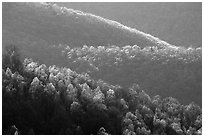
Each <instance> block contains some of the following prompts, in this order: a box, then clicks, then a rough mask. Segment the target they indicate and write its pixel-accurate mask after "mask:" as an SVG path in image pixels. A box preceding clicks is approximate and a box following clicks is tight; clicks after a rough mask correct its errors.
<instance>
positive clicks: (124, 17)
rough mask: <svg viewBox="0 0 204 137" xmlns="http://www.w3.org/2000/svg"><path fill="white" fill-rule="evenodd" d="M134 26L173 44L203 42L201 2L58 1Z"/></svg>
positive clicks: (195, 44)
mask: <svg viewBox="0 0 204 137" xmlns="http://www.w3.org/2000/svg"><path fill="white" fill-rule="evenodd" d="M57 4H58V5H60V6H65V7H67V8H73V9H78V10H81V11H84V12H88V13H92V14H95V15H98V16H101V17H105V18H108V19H113V20H115V21H118V22H121V23H122V24H124V25H126V26H129V27H133V28H137V29H139V30H141V31H143V32H146V33H149V34H151V35H154V36H156V37H159V38H161V39H162V40H165V41H167V42H169V43H171V44H173V45H177V46H185V47H189V46H192V47H200V46H201V45H202V29H201V28H202V3H201V2H122V3H121V2H117V3H116V2H82V3H78V2H62V3H61V2H60V3H57Z"/></svg>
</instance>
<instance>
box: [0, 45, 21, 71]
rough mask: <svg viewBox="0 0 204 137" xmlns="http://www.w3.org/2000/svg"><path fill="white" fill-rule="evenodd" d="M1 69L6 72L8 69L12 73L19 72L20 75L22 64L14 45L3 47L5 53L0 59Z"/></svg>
mask: <svg viewBox="0 0 204 137" xmlns="http://www.w3.org/2000/svg"><path fill="white" fill-rule="evenodd" d="M2 68H3V69H4V70H6V69H7V68H10V69H11V71H12V72H16V71H17V72H19V73H20V74H22V72H23V71H22V70H23V63H22V61H21V55H20V52H19V49H18V48H17V47H16V46H15V45H8V46H6V47H5V53H3V57H2Z"/></svg>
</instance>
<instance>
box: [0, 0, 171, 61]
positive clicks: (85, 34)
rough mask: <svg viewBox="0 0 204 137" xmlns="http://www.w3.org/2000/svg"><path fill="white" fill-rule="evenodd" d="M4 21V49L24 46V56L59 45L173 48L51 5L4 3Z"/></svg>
mask: <svg viewBox="0 0 204 137" xmlns="http://www.w3.org/2000/svg"><path fill="white" fill-rule="evenodd" d="M2 19H3V21H2V26H3V27H2V28H3V31H2V34H3V46H4V45H8V44H17V45H19V46H20V45H21V46H22V47H23V48H22V51H23V53H24V54H25V55H26V56H31V57H34V56H35V55H36V53H39V52H42V51H43V49H44V48H46V47H47V46H48V45H53V44H57V45H58V44H59V43H61V44H68V45H69V46H71V47H77V46H80V47H82V46H83V45H89V46H91V45H92V46H99V45H117V46H125V45H138V46H140V47H146V46H158V47H161V46H167V45H169V44H168V43H166V42H164V41H161V40H159V39H158V38H155V37H153V36H151V35H149V34H145V33H143V32H141V31H138V30H136V29H132V28H129V27H127V26H124V25H122V24H120V23H118V22H115V21H112V20H108V19H104V18H101V17H99V16H95V15H92V14H86V13H83V12H81V11H75V10H72V9H67V8H63V7H59V6H57V5H56V4H50V3H3V13H2ZM43 52H45V51H43ZM40 54H41V53H40ZM37 57H38V56H37ZM35 58H36V57H35Z"/></svg>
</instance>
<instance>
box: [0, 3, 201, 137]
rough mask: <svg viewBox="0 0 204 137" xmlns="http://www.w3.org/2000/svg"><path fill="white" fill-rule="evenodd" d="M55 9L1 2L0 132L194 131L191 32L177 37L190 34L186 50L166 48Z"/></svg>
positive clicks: (195, 49) (115, 25)
mask: <svg viewBox="0 0 204 137" xmlns="http://www.w3.org/2000/svg"><path fill="white" fill-rule="evenodd" d="M149 4H150V5H151V3H149ZM149 4H147V7H148V5H149ZM59 5H60V4H59ZM59 5H58V4H54V3H13V2H9V3H6V2H4V3H3V4H2V54H3V56H2V133H3V134H12V135H18V134H22V135H34V134H35V135H84V134H85V135H109V134H111V135H201V134H202V109H201V107H202V46H201V45H200V43H202V41H201V40H200V39H199V37H197V33H196V34H195V33H194V31H192V34H191V35H192V39H190V38H189V37H188V35H189V34H186V36H184V37H185V38H184V39H186V38H187V39H188V41H186V43H189V41H190V43H191V42H192V41H195V40H198V42H196V43H195V44H193V45H192V46H190V47H189V45H188V44H187V45H185V44H184V45H182V46H174V45H172V44H169V43H167V42H165V41H163V40H160V39H159V38H156V37H154V36H152V35H150V34H146V33H144V32H142V31H139V30H137V29H135V28H130V27H128V26H125V25H123V24H121V23H119V22H116V21H114V20H110V19H106V18H102V17H101V16H97V15H94V14H90V13H85V12H82V11H79V10H73V9H68V8H65V7H60V6H59ZM61 5H63V3H61ZM99 5H100V4H99ZM119 5H120V4H119ZM119 5H118V6H119ZM153 5H154V4H153ZM159 5H161V6H162V4H159ZM164 5H165V4H164ZM170 5H171V4H170ZM179 5H180V4H178V5H177V6H173V7H174V8H175V7H177V8H178V7H180V6H179ZM181 5H182V4H181ZM184 5H185V4H184ZM193 5H194V4H193ZM193 5H192V6H193ZM198 5H199V4H198ZM198 5H197V6H198ZM65 6H68V5H65ZM155 6H156V5H154V6H152V8H150V9H155V8H156V7H157V6H156V7H155ZM188 6H189V5H188V4H187V5H185V6H183V8H184V9H185V8H186V7H188ZM194 6H196V4H195V5H194ZM194 6H193V7H194ZM113 7H114V6H113ZM116 7H117V5H116ZM119 7H120V6H119ZM131 7H132V6H130V8H131ZM169 7H171V6H169ZM181 7H182V6H181ZM198 7H199V6H198ZM105 9H108V7H106V8H105ZM150 9H149V10H150ZM167 9H168V8H167ZM187 9H188V8H187ZM190 9H191V8H190ZM190 9H189V12H188V13H191V12H190ZM193 9H194V8H193ZM193 9H192V10H193ZM93 10H94V9H93ZM99 10H100V9H99ZM112 10H113V9H112ZM112 10H110V11H112ZM149 10H147V11H146V12H147V13H148V11H149ZM172 10H173V9H172ZM180 10H181V11H182V9H179V10H178V11H180ZM94 11H96V10H94ZM138 11H139V8H138ZM161 11H163V10H162V9H161V10H158V12H159V13H160V12H161ZM198 11H199V9H198ZM198 11H197V10H195V11H194V12H195V13H197V12H198ZM115 12H116V11H115ZM132 12H133V13H134V11H132ZM175 12H177V11H175ZM194 12H193V13H194ZM107 13H108V11H107ZM127 13H128V12H127ZM193 13H192V15H193ZM164 14H167V13H164ZM104 15H105V14H104ZM133 15H134V14H133ZM149 15H152V14H149ZM183 15H187V14H183ZM190 15H191V14H189V16H190ZM196 15H198V17H200V16H199V15H200V14H199V13H197V14H196ZM111 16H112V15H111V14H110V17H111ZM175 16H176V15H175ZM179 16H180V15H178V17H179ZM104 17H105V16H104ZM129 17H131V16H128V17H127V20H129V19H128V18H129ZM116 18H120V16H118V15H117V16H116ZM152 18H154V16H153V17H151V18H149V19H152ZM192 18H194V17H191V16H190V17H189V19H192ZM195 18H197V17H195ZM113 19H114V18H113ZM155 19H157V18H156V17H155ZM125 20H126V19H124V21H125ZM134 20H135V19H134V18H133V19H132V21H134ZM130 21H131V20H130ZM183 21H185V19H184V20H182V19H181V22H182V23H181V24H183ZM148 22H149V21H148ZM161 22H162V18H161ZM167 22H168V20H167ZM195 22H199V21H195ZM140 23H141V22H140ZM154 24H155V22H154V21H153V26H154ZM170 24H171V23H170ZM175 24H176V23H175ZM190 24H191V23H190ZM193 24H194V23H193ZM188 25H189V24H188V23H187V27H188ZM194 25H195V24H194ZM197 25H198V26H199V23H198V24H197ZM130 26H131V25H130ZM161 26H162V25H161ZM179 26H180V25H178V26H177V27H179ZM191 26H192V27H193V25H191ZM170 28H171V27H170ZM173 28H174V27H173ZM179 28H180V27H179ZM184 28H185V27H184ZM199 28H201V27H199ZM155 29H156V28H155ZM185 30H186V32H189V30H188V29H185ZM190 30H191V29H190ZM198 33H199V31H198ZM161 34H164V35H165V34H167V33H161ZM177 36H178V37H177ZM164 37H165V36H164ZM169 37H171V34H170V35H169ZM174 37H177V38H178V39H180V38H181V39H180V40H181V41H180V42H182V41H183V40H184V39H183V38H182V37H179V35H175V36H174ZM195 37H196V38H195ZM172 38H173V37H172ZM178 39H177V40H178ZM170 40H171V38H170ZM177 40H175V41H177ZM175 41H174V42H175ZM169 42H170V41H169ZM184 43H185V42H184ZM179 45H180V44H179Z"/></svg>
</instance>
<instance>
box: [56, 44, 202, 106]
mask: <svg viewBox="0 0 204 137" xmlns="http://www.w3.org/2000/svg"><path fill="white" fill-rule="evenodd" d="M63 46H64V50H62V54H63V56H65V58H67V63H66V65H67V67H70V68H71V69H72V70H75V71H77V72H78V73H82V72H87V73H89V74H90V76H91V77H92V78H94V79H96V80H97V79H102V80H104V81H106V82H108V83H111V84H119V85H121V86H122V87H126V88H128V87H130V86H131V85H132V84H133V83H138V84H139V85H140V86H141V87H142V89H144V90H146V91H147V92H148V91H149V92H148V94H150V95H151V96H154V95H156V94H159V95H162V96H165V97H167V96H173V97H176V98H178V99H179V101H181V102H182V103H185V104H187V103H188V102H190V101H192V100H193V101H195V102H196V103H198V104H199V105H202V48H184V47H176V46H166V47H162V48H161V47H160V48H158V47H155V46H153V47H145V48H140V47H139V46H137V45H134V46H125V47H118V46H108V47H104V46H98V47H93V46H86V45H85V46H83V47H82V48H70V47H69V46H67V45H60V46H59V48H61V49H62V47H63ZM150 91H151V92H150ZM186 95H188V96H186Z"/></svg>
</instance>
